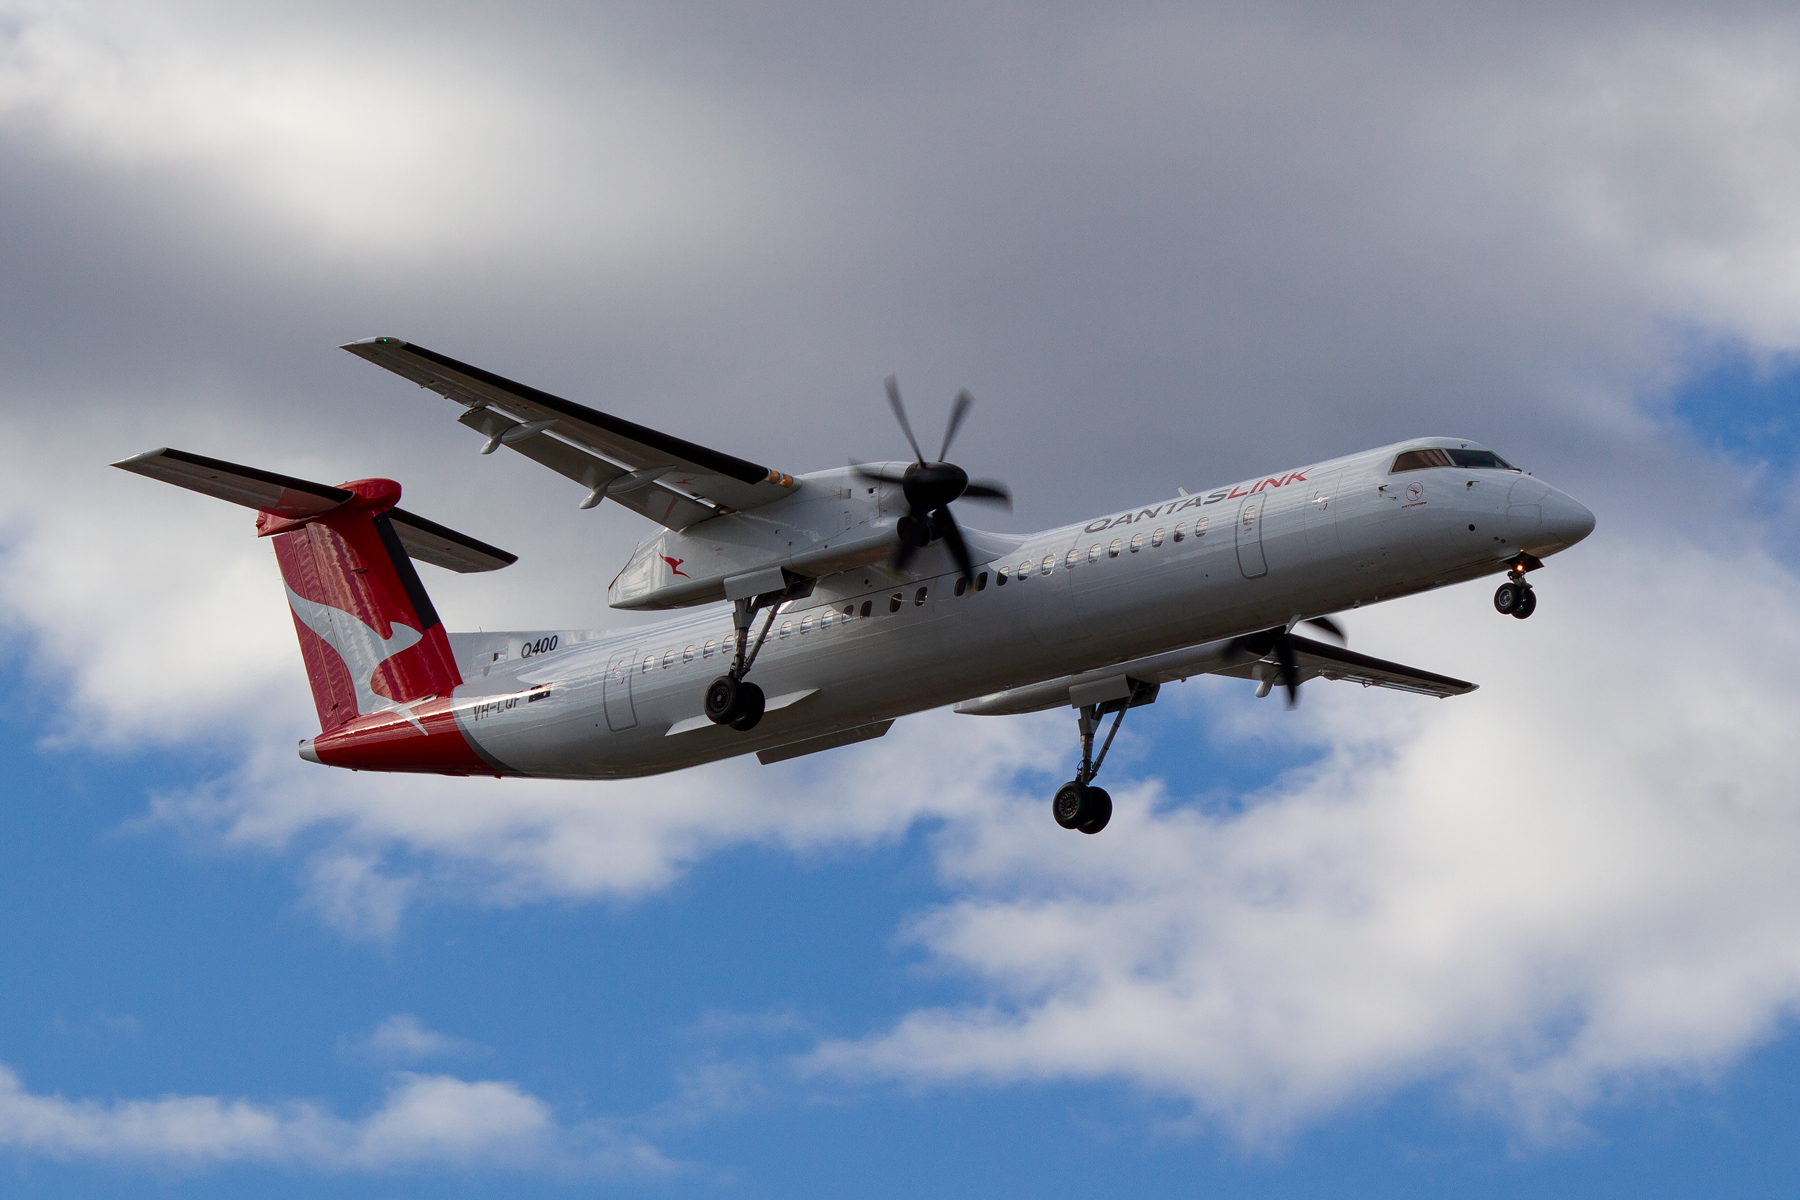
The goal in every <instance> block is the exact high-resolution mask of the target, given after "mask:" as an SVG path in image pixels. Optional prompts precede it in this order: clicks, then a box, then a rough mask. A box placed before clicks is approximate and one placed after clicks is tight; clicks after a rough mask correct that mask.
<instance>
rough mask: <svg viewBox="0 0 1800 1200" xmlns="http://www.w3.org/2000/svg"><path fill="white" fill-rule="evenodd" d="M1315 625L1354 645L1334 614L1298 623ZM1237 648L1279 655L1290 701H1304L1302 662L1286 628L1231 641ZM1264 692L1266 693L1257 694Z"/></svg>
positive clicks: (1260, 654)
mask: <svg viewBox="0 0 1800 1200" xmlns="http://www.w3.org/2000/svg"><path fill="white" fill-rule="evenodd" d="M1298 624H1302V625H1312V626H1315V627H1317V628H1318V629H1320V630H1323V631H1324V632H1325V633H1326V634H1328V635H1329V636H1331V637H1333V638H1335V639H1337V641H1339V642H1340V643H1342V644H1344V645H1349V644H1350V638H1349V636H1348V635H1347V634H1345V633H1344V628H1343V626H1341V625H1339V624H1338V623H1337V622H1336V621H1334V620H1332V619H1331V618H1330V617H1308V618H1307V619H1306V620H1304V621H1301V622H1298ZM1231 648H1232V649H1233V650H1239V651H1246V652H1248V653H1251V654H1254V655H1256V657H1258V658H1267V657H1268V656H1269V655H1270V654H1273V655H1274V656H1275V662H1276V664H1277V666H1278V667H1279V668H1280V670H1281V686H1282V687H1283V688H1285V689H1287V704H1288V707H1289V708H1293V707H1295V706H1296V705H1298V704H1299V703H1300V664H1299V663H1298V662H1297V661H1295V658H1294V637H1293V634H1292V633H1290V632H1289V631H1288V629H1286V628H1282V629H1265V630H1263V632H1261V633H1252V634H1247V635H1245V636H1244V637H1241V638H1237V639H1235V640H1234V641H1233V642H1232V643H1231ZM1257 694H1258V695H1261V694H1262V693H1260V692H1259V693H1257Z"/></svg>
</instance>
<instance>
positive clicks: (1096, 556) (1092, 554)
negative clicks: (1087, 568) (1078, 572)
mask: <svg viewBox="0 0 1800 1200" xmlns="http://www.w3.org/2000/svg"><path fill="white" fill-rule="evenodd" d="M1102 549H1103V547H1102V546H1101V545H1100V543H1099V542H1095V543H1094V544H1093V545H1091V546H1089V547H1088V561H1089V562H1091V563H1097V562H1099V561H1100V551H1101V550H1102Z"/></svg>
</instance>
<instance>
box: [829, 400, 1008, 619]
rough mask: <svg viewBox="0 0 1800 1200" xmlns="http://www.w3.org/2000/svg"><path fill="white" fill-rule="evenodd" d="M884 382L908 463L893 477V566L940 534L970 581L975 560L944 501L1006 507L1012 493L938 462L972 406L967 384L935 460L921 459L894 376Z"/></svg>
mask: <svg viewBox="0 0 1800 1200" xmlns="http://www.w3.org/2000/svg"><path fill="white" fill-rule="evenodd" d="M885 386H886V389H887V399H888V407H889V408H891V409H893V410H894V419H895V420H896V421H898V422H899V423H900V432H901V433H904V434H905V435H906V441H907V444H908V445H910V446H911V447H912V451H913V462H912V464H911V465H910V466H908V467H907V468H906V471H905V473H904V474H902V475H901V476H900V480H899V483H900V487H901V490H902V491H903V492H904V493H905V495H906V515H905V516H903V517H901V518H900V520H899V521H898V522H897V523H896V531H897V532H898V533H899V535H900V546H899V548H898V549H897V550H896V551H895V552H894V559H893V566H894V569H895V570H896V571H899V570H904V569H905V568H906V564H907V563H909V562H911V561H912V557H913V555H914V554H915V553H917V552H918V551H920V550H922V549H924V548H925V547H926V546H928V545H930V544H931V543H932V542H933V541H935V540H936V539H938V538H942V539H943V540H944V542H945V544H946V545H947V546H948V547H949V549H950V555H951V557H952V558H954V559H955V560H956V566H957V569H958V570H959V571H961V572H962V577H963V579H964V580H965V581H967V582H970V583H973V582H974V581H975V562H974V559H973V558H972V557H971V556H970V554H969V545H968V542H967V541H965V540H964V539H963V535H962V529H961V528H960V527H959V526H958V525H957V523H956V518H955V517H954V516H952V515H951V513H950V505H951V504H952V503H954V502H955V501H957V500H961V499H969V500H981V501H984V502H987V503H993V504H1002V505H1005V506H1006V507H1007V508H1011V507H1012V492H1011V490H1010V489H1008V488H1007V486H1006V485H1005V484H1004V483H1001V482H1000V481H998V480H992V479H990V480H984V481H982V482H980V483H971V482H970V481H969V473H968V472H967V471H965V470H963V469H962V468H961V467H959V466H957V465H956V464H955V463H951V462H946V461H944V460H945V456H946V455H948V454H949V453H950V443H951V442H953V441H955V440H956V434H957V431H958V430H960V429H961V428H962V423H963V420H964V418H966V417H967V416H968V415H969V410H970V409H971V408H973V407H974V406H975V397H973V396H971V395H969V393H968V390H967V389H964V390H963V391H960V392H958V393H957V394H956V399H955V401H954V402H953V403H952V404H951V405H950V419H949V420H948V421H946V422H945V423H944V443H943V445H942V447H941V448H939V450H938V456H937V459H936V460H935V461H933V462H926V461H925V452H924V451H923V450H921V449H919V439H918V438H916V437H914V436H913V430H912V422H910V421H908V420H907V419H906V405H905V404H904V403H902V402H901V400H900V381H899V379H898V378H897V377H895V376H893V375H889V376H888V377H887V379H886V381H885ZM850 465H851V467H852V468H854V469H855V471H856V473H857V475H858V476H860V477H861V478H863V479H872V480H880V481H883V482H889V483H891V482H894V479H893V476H891V475H888V474H886V473H885V472H883V471H872V470H869V469H868V468H866V467H864V466H862V465H861V464H859V463H855V462H852V463H851V464H850Z"/></svg>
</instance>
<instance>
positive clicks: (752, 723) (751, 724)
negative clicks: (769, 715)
mask: <svg viewBox="0 0 1800 1200" xmlns="http://www.w3.org/2000/svg"><path fill="white" fill-rule="evenodd" d="M737 686H738V711H737V715H736V716H734V717H732V718H731V727H732V728H733V729H735V730H737V731H738V732H739V733H745V732H748V731H749V730H752V729H754V728H756V723H757V722H758V721H760V720H762V718H763V690H762V689H761V688H759V687H757V686H756V685H755V684H754V683H739V684H738V685H737Z"/></svg>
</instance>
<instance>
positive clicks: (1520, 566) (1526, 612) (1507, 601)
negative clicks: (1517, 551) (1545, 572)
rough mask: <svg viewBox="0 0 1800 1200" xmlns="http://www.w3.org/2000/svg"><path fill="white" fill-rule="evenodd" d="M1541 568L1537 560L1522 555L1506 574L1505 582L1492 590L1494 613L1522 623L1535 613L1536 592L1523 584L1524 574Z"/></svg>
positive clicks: (1528, 585) (1526, 584) (1527, 584)
mask: <svg viewBox="0 0 1800 1200" xmlns="http://www.w3.org/2000/svg"><path fill="white" fill-rule="evenodd" d="M1541 566H1543V564H1542V563H1540V562H1539V561H1538V560H1537V559H1535V558H1531V557H1530V556H1529V555H1522V556H1520V557H1519V558H1518V559H1516V560H1515V561H1514V562H1513V564H1512V567H1511V569H1510V570H1508V571H1507V572H1506V582H1505V583H1503V584H1501V585H1500V586H1499V587H1497V588H1495V589H1494V611H1495V612H1497V613H1499V614H1500V615H1501V616H1503V617H1517V618H1518V619H1519V620H1521V621H1523V620H1524V619H1525V618H1526V617H1529V616H1530V615H1531V614H1532V613H1534V612H1536V611H1537V592H1536V591H1534V590H1533V589H1532V586H1531V585H1530V584H1529V583H1526V582H1525V572H1527V571H1529V570H1531V569H1532V568H1534V567H1541Z"/></svg>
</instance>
